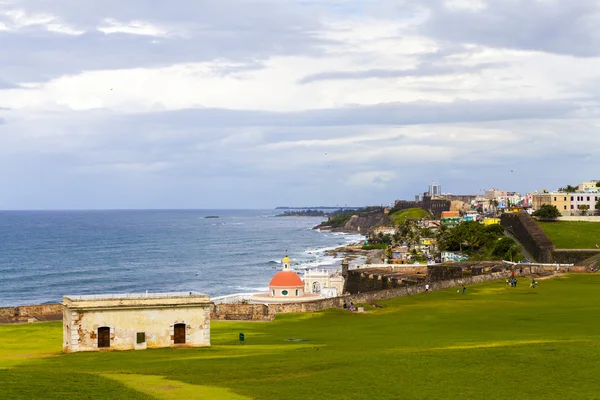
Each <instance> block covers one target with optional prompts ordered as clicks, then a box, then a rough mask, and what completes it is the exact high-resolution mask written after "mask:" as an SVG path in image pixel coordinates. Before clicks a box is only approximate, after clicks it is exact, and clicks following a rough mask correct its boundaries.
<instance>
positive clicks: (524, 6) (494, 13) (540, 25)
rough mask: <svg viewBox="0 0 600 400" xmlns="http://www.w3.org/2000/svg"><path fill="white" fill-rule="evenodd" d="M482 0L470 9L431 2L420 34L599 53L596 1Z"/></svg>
mask: <svg viewBox="0 0 600 400" xmlns="http://www.w3.org/2000/svg"><path fill="white" fill-rule="evenodd" d="M483 3H484V4H485V8H483V9H480V10H468V9H455V8H450V7H447V6H446V5H445V4H444V2H443V1H442V0H430V1H429V2H428V4H429V7H428V8H429V11H430V15H429V18H428V19H427V21H426V22H425V23H424V24H423V25H422V26H421V27H420V32H421V33H422V34H424V35H426V36H430V37H434V38H436V39H439V40H442V41H447V42H458V43H475V44H481V45H485V46H490V47H496V48H508V49H520V50H533V51H544V52H548V53H557V54H567V55H573V56H578V57H595V56H598V55H600V29H598V26H600V2H599V1H597V0H574V1H560V0H559V1H531V0H490V1H484V2H483Z"/></svg>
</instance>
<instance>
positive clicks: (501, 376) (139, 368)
mask: <svg viewBox="0 0 600 400" xmlns="http://www.w3.org/2000/svg"><path fill="white" fill-rule="evenodd" d="M599 289H600V275H569V276H567V277H562V278H557V279H553V280H546V281H542V282H541V284H540V286H539V287H538V288H537V289H530V288H529V287H527V285H526V284H525V280H522V281H521V282H520V284H519V286H518V287H517V288H506V287H505V285H504V282H490V283H486V284H481V285H475V286H472V287H469V288H468V290H467V294H466V295H464V296H463V295H459V294H457V293H456V291H455V290H445V291H440V292H434V293H429V294H425V295H419V296H413V297H403V298H399V299H394V300H389V301H385V302H381V303H380V304H382V305H384V306H385V308H382V309H376V310H372V311H370V312H369V313H368V314H356V313H350V312H344V311H343V310H329V311H326V312H322V313H314V314H297V315H281V316H278V317H277V318H276V320H275V321H274V322H272V323H241V322H214V323H213V324H212V344H213V347H212V348H210V349H186V350H175V349H161V350H148V351H138V352H133V351H132V352H110V353H78V354H70V355H59V356H54V357H44V358H32V357H30V356H28V357H29V358H27V361H26V362H23V363H20V364H16V365H15V364H14V363H12V362H11V361H10V360H12V359H14V358H15V356H16V355H18V354H19V353H27V354H30V355H31V356H33V357H36V356H37V355H39V354H47V353H56V352H58V351H60V343H61V336H60V335H61V333H60V323H43V324H35V325H23V326H0V382H2V384H1V385H0V398H7V399H8V398H10V399H18V398H23V399H25V398H26V399H30V398H60V399H79V398H88V396H90V397H91V398H132V399H136V398H144V397H145V396H146V395H145V394H144V393H152V394H153V395H154V396H156V397H157V398H186V399H192V398H194V396H196V398H210V399H230V398H231V399H240V400H241V399H244V398H248V399H286V398H302V399H322V398H324V396H325V397H327V398H328V399H370V400H372V399H397V398H403V399H448V398H464V399H486V400H492V399H507V398H523V399H525V398H526V399H542V398H543V399H545V400H547V399H561V400H562V399H592V398H597V396H598V395H597V394H598V393H600V381H598V379H597V366H598V365H599V364H600V320H599V319H598V318H597V315H598V313H599V312H600V304H598V302H597V293H598V290H599ZM239 332H244V333H245V334H246V343H245V344H244V345H240V344H239V343H238V342H237V336H238V333H239ZM42 333H46V334H44V335H42ZM24 334H25V335H33V337H36V338H39V340H38V341H37V342H36V344H35V345H32V346H30V348H26V349H25V348H23V350H21V349H22V345H21V343H22V342H23V340H22V339H21V338H22V336H21V335H24ZM286 338H303V339H308V340H309V341H306V342H290V341H286V340H285V339H286ZM6 357H11V358H8V359H7V358H6ZM7 360H8V363H6V361H7ZM3 367H4V368H5V369H2V368H3ZM24 382H26V383H27V384H24ZM178 396H179V397H178Z"/></svg>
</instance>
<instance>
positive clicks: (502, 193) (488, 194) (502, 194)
mask: <svg viewBox="0 0 600 400" xmlns="http://www.w3.org/2000/svg"><path fill="white" fill-rule="evenodd" d="M507 196H508V192H507V191H506V190H498V189H496V188H492V189H490V190H486V191H485V194H484V195H483V197H485V198H486V199H488V200H494V199H498V198H506V197H507Z"/></svg>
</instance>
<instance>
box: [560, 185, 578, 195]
mask: <svg viewBox="0 0 600 400" xmlns="http://www.w3.org/2000/svg"><path fill="white" fill-rule="evenodd" d="M578 190H579V187H578V186H571V185H567V186H565V187H561V188H559V189H558V191H559V192H564V193H574V192H577V191H578Z"/></svg>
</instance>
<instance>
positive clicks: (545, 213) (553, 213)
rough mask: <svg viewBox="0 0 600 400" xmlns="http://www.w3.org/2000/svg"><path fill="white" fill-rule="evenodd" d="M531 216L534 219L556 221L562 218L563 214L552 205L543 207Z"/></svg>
mask: <svg viewBox="0 0 600 400" xmlns="http://www.w3.org/2000/svg"><path fill="white" fill-rule="evenodd" d="M531 215H533V216H534V217H538V218H544V219H556V218H558V217H560V216H561V215H562V214H561V213H560V211H558V208H556V206H553V205H550V204H544V205H543V206H541V207H540V208H539V209H538V210H537V211H535V212H534V213H533V214H531Z"/></svg>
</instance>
